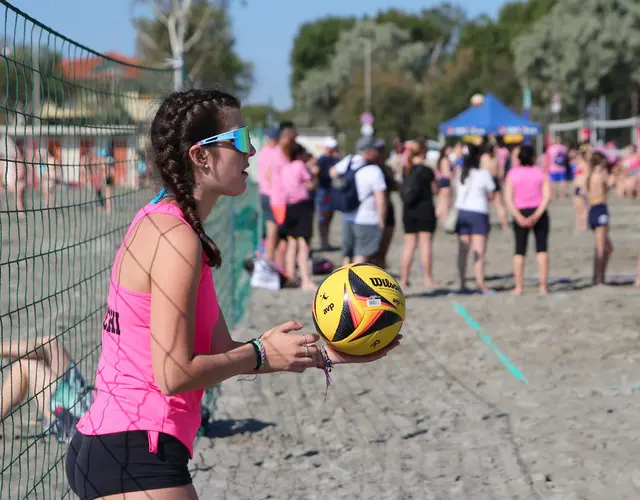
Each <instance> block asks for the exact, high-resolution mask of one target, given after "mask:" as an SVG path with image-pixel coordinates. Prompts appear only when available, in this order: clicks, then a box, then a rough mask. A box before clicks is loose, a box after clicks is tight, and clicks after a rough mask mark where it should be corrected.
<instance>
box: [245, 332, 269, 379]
mask: <svg viewBox="0 0 640 500" xmlns="http://www.w3.org/2000/svg"><path fill="white" fill-rule="evenodd" d="M247 343H248V344H251V345H252V346H253V348H254V349H255V351H256V358H257V360H258V362H257V364H256V367H255V370H256V371H259V370H261V369H262V368H264V365H265V364H266V362H267V353H266V352H265V350H264V344H263V343H262V340H260V339H259V338H258V339H251V340H250V341H249V342H247Z"/></svg>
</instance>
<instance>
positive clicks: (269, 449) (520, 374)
mask: <svg viewBox="0 0 640 500" xmlns="http://www.w3.org/2000/svg"><path fill="white" fill-rule="evenodd" d="M638 213H640V206H638V205H633V204H631V203H628V202H615V203H614V204H613V207H612V221H613V226H612V232H611V235H612V239H613V243H614V245H615V247H616V253H615V255H614V257H613V259H612V261H611V265H610V268H609V274H610V275H615V274H619V275H622V274H632V273H635V270H636V262H637V261H636V259H637V255H638V253H639V252H640V223H639V222H638ZM551 217H552V236H551V240H550V248H551V275H552V278H553V280H552V286H551V292H552V293H550V294H549V295H547V296H540V295H539V294H538V293H537V286H536V284H535V283H534V282H530V284H529V286H527V288H526V291H525V294H524V295H522V296H520V297H514V296H512V295H511V294H510V290H511V289H512V287H513V283H512V281H511V280H510V278H509V277H508V276H505V275H509V274H510V273H511V255H512V251H513V240H512V237H513V236H512V234H511V232H508V233H502V232H501V231H500V230H499V229H494V230H493V231H492V233H491V236H490V241H489V250H488V263H487V275H488V276H490V285H491V286H492V288H494V289H495V290H496V291H497V293H496V294H495V295H492V296H481V295H457V294H452V295H449V294H448V291H450V290H455V289H456V288H457V283H456V282H455V279H456V271H455V261H456V247H457V245H456V240H455V238H454V237H452V236H448V235H445V234H444V233H443V232H439V233H438V234H437V236H436V240H435V260H434V262H435V264H434V273H435V278H436V279H437V280H439V281H441V282H442V284H443V289H442V290H438V291H437V292H436V293H427V291H426V290H425V289H423V288H422V287H420V286H412V287H409V288H408V289H406V290H405V294H406V296H407V304H408V309H407V320H406V323H405V325H404V327H403V329H402V333H403V335H404V339H403V341H402V345H401V346H400V347H399V348H398V349H397V350H395V351H394V352H392V353H391V354H390V355H389V356H388V357H387V358H385V359H383V360H380V361H378V362H376V363H374V364H370V365H359V366H358V365H353V366H338V367H336V368H335V369H334V371H333V373H332V376H333V384H332V385H331V387H330V388H329V391H328V395H327V398H326V401H325V399H324V393H325V379H324V375H323V373H322V372H321V371H319V370H315V369H313V370H308V371H307V372H305V373H304V374H302V375H298V374H277V375H265V376H261V377H258V378H257V379H256V380H255V381H236V380H233V381H228V382H226V383H224V384H223V385H222V396H221V398H220V399H219V401H218V413H217V417H218V419H219V420H218V422H217V423H216V424H215V425H214V426H213V427H212V428H211V430H210V435H212V436H216V437H214V438H212V439H202V440H201V441H200V442H199V443H198V446H197V448H196V456H195V460H194V462H193V475H194V482H195V484H196V486H197V489H198V492H199V493H200V495H201V498H207V499H238V500H241V499H266V498H274V499H283V498H286V499H290V500H294V499H295V500H297V499H301V500H302V499H316V498H318V499H319V498H334V499H353V498H362V499H369V498H371V499H405V500H406V499H449V498H451V499H462V498H464V499H557V500H573V499H576V500H577V499H589V500H591V499H593V500H596V499H606V498H610V499H614V498H615V499H616V500H618V499H627V498H629V499H631V498H638V497H640V466H638V465H637V460H636V459H637V457H638V456H639V455H640V440H639V438H640V431H639V430H638V429H639V427H640V417H639V416H638V412H637V408H638V398H639V397H640V365H639V364H638V360H639V359H640V349H639V347H638V345H639V344H638V333H639V330H640V329H639V324H640V321H639V320H640V309H639V308H638V307H637V305H636V304H637V303H638V300H639V298H640V291H638V290H635V289H632V288H631V287H630V286H629V282H630V280H632V279H633V277H632V276H628V277H626V278H625V277H624V276H618V277H616V278H615V279H613V280H612V281H613V282H614V284H615V286H601V287H597V288H592V287H590V286H589V283H590V279H591V263H592V262H591V259H592V256H593V242H592V238H593V235H592V233H591V232H585V233H582V234H580V235H577V236H574V235H573V215H572V209H571V205H570V202H569V201H568V200H559V201H556V202H554V204H553V207H552V210H551ZM398 219H400V218H399V217H398ZM335 226H336V229H337V228H338V226H339V221H338V223H335ZM494 228H495V226H494ZM400 229H401V228H398V230H397V233H396V237H395V240H394V242H393V246H392V249H391V253H390V257H389V263H390V265H391V272H392V273H397V272H398V270H399V269H398V264H399V260H400V252H401V245H402V234H401V232H400ZM335 235H337V231H335V232H334V244H335V243H338V238H337V236H335ZM530 244H531V245H533V243H532V242H531V243H530ZM334 255H335V256H337V254H334ZM526 275H527V276H530V277H534V276H535V275H536V268H535V258H534V255H533V252H532V251H530V255H529V257H528V259H527V271H526ZM414 276H415V278H414V282H415V283H416V284H419V283H421V279H420V275H419V269H418V266H417V263H416V265H415V268H414ZM469 286H473V281H469ZM311 300H312V296H311V295H310V294H307V293H303V292H300V291H297V290H284V291H281V292H279V293H272V292H267V291H262V290H258V291H255V292H254V296H253V301H252V305H251V308H250V309H249V313H248V314H247V316H246V318H245V319H244V321H243V322H242V323H241V325H240V326H239V327H238V328H237V329H236V336H238V337H239V338H242V339H248V338H250V337H252V336H255V335H257V334H260V333H262V332H264V331H266V330H267V329H269V328H270V327H271V326H273V325H276V324H279V323H282V322H285V321H287V320H289V319H296V320H299V321H301V322H303V323H304V324H305V327H306V331H313V324H312V321H311V305H310V304H311ZM460 307H461V308H462V309H460ZM461 313H462V315H461ZM463 315H465V316H463ZM468 319H470V320H471V322H472V323H473V322H475V323H477V326H478V327H479V328H480V330H481V331H480V333H479V332H478V331H476V330H474V328H472V327H471V326H470V325H469V323H468V322H467V320H468ZM499 356H503V357H502V361H501V358H500V357H499ZM504 357H506V358H508V360H506V359H505V358H504Z"/></svg>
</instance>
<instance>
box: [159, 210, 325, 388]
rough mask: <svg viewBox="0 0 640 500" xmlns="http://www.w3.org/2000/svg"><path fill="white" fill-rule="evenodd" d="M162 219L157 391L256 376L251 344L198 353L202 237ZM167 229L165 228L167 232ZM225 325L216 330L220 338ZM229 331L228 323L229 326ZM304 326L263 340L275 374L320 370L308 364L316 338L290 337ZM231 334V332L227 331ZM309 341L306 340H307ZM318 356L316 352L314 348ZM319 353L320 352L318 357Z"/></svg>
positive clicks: (291, 326) (279, 330)
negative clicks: (252, 374)
mask: <svg viewBox="0 0 640 500" xmlns="http://www.w3.org/2000/svg"><path fill="white" fill-rule="evenodd" d="M168 219H170V218H168V217H157V218H155V221H154V222H156V223H157V225H158V234H159V237H158V239H157V241H156V243H155V245H154V248H153V254H154V258H153V262H152V264H151V272H150V282H151V364H152V368H153V375H154V378H155V382H156V384H157V385H158V388H159V389H160V390H161V391H162V393H163V394H166V395H174V394H180V393H183V392H187V391H192V390H197V389H204V388H207V387H211V386H213V385H215V384H217V383H220V382H222V381H223V380H226V379H229V378H232V377H234V376H237V375H241V374H243V373H248V372H251V371H252V370H254V369H255V367H256V365H257V361H258V360H257V356H256V352H255V349H254V347H253V346H252V345H251V344H242V345H237V344H235V343H234V344H231V343H227V342H228V341H227V340H226V339H225V340H223V342H224V343H227V347H231V349H229V350H227V351H226V352H221V353H218V354H209V353H207V354H196V353H195V347H194V342H195V318H196V301H197V296H198V287H199V282H200V272H201V267H202V247H201V244H200V240H199V238H198V236H197V235H196V234H195V233H194V232H193V230H192V229H191V228H189V227H188V226H186V225H184V224H180V225H178V226H176V225H175V223H174V222H173V221H171V220H168ZM164 226H166V227H164ZM222 325H223V323H220V325H219V326H218V325H216V330H217V332H218V333H219V332H220V330H221V329H222V328H223V326H222ZM224 325H225V326H224V328H226V323H224ZM300 328H301V325H298V324H297V323H294V322H289V323H287V324H285V325H280V326H278V327H276V328H273V329H272V330H270V331H269V332H267V333H266V334H264V336H263V344H264V348H265V351H266V354H267V361H268V366H267V367H265V370H264V371H265V372H270V371H282V370H288V371H304V369H306V368H309V367H311V366H315V360H312V359H311V358H305V357H304V355H305V352H306V350H305V349H304V348H303V347H302V346H303V345H304V343H305V341H308V342H310V343H313V342H316V341H317V340H318V338H319V336H317V335H314V334H306V335H305V336H304V337H303V336H301V335H287V334H288V333H289V332H290V331H292V330H299V329H300ZM227 332H228V330H227ZM303 339H304V340H303ZM309 349H310V350H315V349H316V348H315V346H309ZM313 352H315V351H313Z"/></svg>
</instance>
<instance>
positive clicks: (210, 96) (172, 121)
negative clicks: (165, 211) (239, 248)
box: [150, 89, 240, 267]
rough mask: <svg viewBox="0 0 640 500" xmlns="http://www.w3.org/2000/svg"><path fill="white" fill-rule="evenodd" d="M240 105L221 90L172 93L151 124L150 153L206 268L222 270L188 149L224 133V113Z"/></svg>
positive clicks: (219, 256)
mask: <svg viewBox="0 0 640 500" xmlns="http://www.w3.org/2000/svg"><path fill="white" fill-rule="evenodd" d="M239 107H240V101H238V99H237V98H235V97H234V96H232V95H230V94H227V93H226V92H222V91H220V90H200V89H193V90H187V91H184V92H173V93H172V94H170V95H169V96H167V97H166V98H165V99H164V100H163V102H162V103H161V104H160V107H159V108H158V111H157V113H156V116H155V117H154V119H153V122H152V124H151V143H150V148H151V150H150V153H151V156H152V158H153V164H154V165H155V168H156V169H157V171H158V173H159V174H160V177H161V178H162V183H163V185H164V187H165V189H166V190H167V191H168V193H169V194H170V195H171V196H172V197H173V198H174V199H175V201H176V203H177V204H178V206H179V207H180V209H181V210H182V213H183V215H184V218H185V220H186V221H187V222H188V223H189V225H190V226H191V227H192V228H193V230H194V231H195V232H196V234H197V235H198V237H199V238H200V241H201V243H202V249H203V251H204V253H205V255H206V257H207V264H208V265H209V266H211V267H220V265H221V264H222V256H221V255H220V250H219V249H218V247H217V246H216V244H215V243H214V242H213V240H212V239H211V238H209V236H207V234H206V233H205V231H204V226H203V225H202V221H201V220H200V218H199V217H198V212H197V208H198V205H197V201H196V199H195V197H194V194H193V192H194V188H195V186H196V177H195V173H194V170H193V167H192V165H191V160H190V159H189V149H190V148H191V146H193V145H194V144H195V143H196V142H198V141H200V140H202V139H205V138H207V137H210V136H212V135H216V134H220V133H222V132H224V130H223V128H224V111H225V109H226V108H239Z"/></svg>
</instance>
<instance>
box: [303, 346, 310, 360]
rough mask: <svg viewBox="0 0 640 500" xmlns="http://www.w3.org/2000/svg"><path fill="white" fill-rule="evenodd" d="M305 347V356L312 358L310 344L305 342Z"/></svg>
mask: <svg viewBox="0 0 640 500" xmlns="http://www.w3.org/2000/svg"><path fill="white" fill-rule="evenodd" d="M304 348H305V350H306V352H305V356H306V357H307V358H310V357H311V351H310V350H309V346H308V345H307V344H305V345H304Z"/></svg>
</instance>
